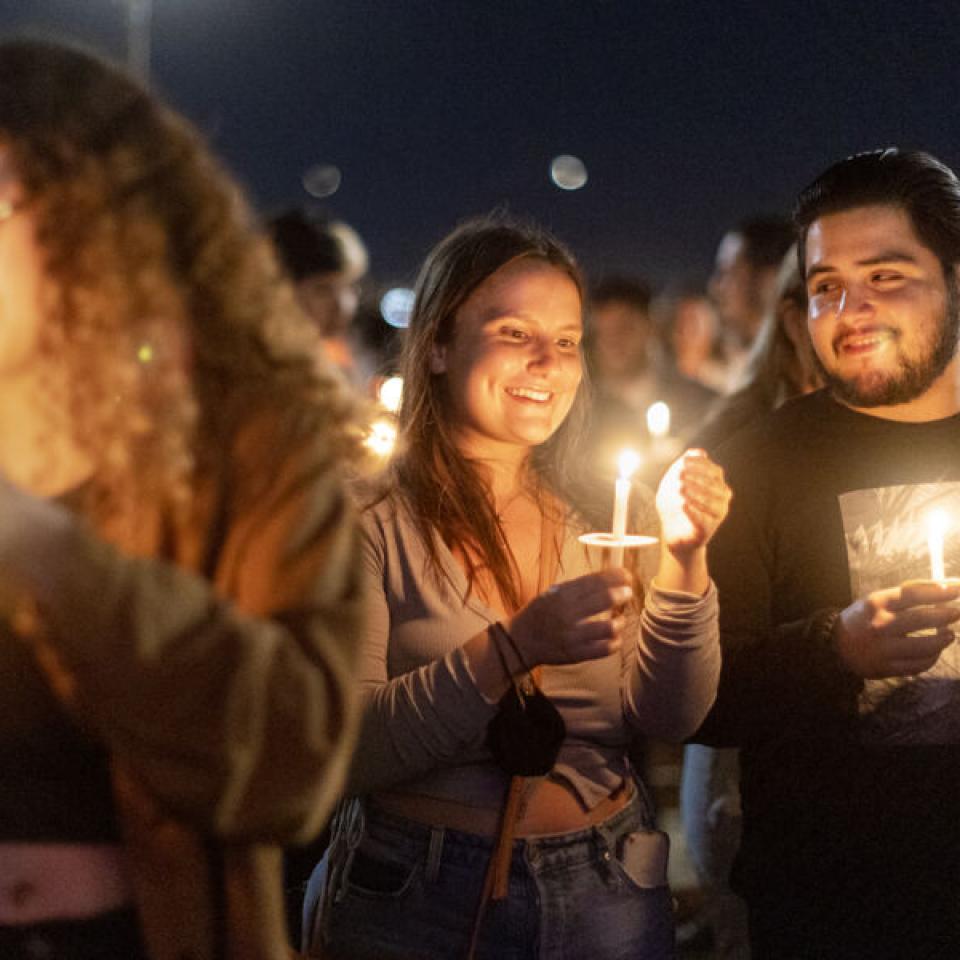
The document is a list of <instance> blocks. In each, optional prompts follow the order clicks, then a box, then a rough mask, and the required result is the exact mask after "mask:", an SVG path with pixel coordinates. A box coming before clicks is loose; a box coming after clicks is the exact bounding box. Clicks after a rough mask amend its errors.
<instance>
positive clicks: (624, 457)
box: [610, 449, 640, 567]
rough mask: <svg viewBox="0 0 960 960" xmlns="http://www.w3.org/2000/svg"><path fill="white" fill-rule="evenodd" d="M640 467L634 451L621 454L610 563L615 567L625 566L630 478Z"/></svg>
mask: <svg viewBox="0 0 960 960" xmlns="http://www.w3.org/2000/svg"><path fill="white" fill-rule="evenodd" d="M639 465H640V458H639V457H638V456H637V454H636V452H635V451H633V450H629V449H628V450H623V451H622V452H621V453H620V459H619V467H620V476H619V477H617V482H616V486H615V489H614V499H613V530H612V531H611V532H612V534H613V540H614V544H615V545H614V546H613V548H612V549H611V551H610V562H611V564H612V565H613V566H615V567H622V566H623V538H624V537H625V536H626V535H627V508H628V506H629V504H630V477H631V476H633V472H634V470H636V469H637V467H638V466H639Z"/></svg>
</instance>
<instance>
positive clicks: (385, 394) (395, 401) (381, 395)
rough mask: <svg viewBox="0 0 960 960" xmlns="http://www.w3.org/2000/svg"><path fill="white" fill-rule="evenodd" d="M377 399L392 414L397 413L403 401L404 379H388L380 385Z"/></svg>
mask: <svg viewBox="0 0 960 960" xmlns="http://www.w3.org/2000/svg"><path fill="white" fill-rule="evenodd" d="M377 399H378V400H379V401H380V403H381V404H382V405H383V406H384V407H386V409H387V410H389V411H390V412H391V413H396V412H397V411H398V410H399V409H400V401H401V400H402V399H403V377H387V379H386V380H384V381H383V383H382V384H381V385H380V390H379V391H378V393H377Z"/></svg>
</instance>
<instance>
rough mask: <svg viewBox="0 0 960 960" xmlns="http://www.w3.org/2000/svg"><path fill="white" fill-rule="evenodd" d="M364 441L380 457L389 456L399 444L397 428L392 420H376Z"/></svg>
mask: <svg viewBox="0 0 960 960" xmlns="http://www.w3.org/2000/svg"><path fill="white" fill-rule="evenodd" d="M363 443H364V446H365V447H366V448H367V449H368V450H371V451H372V452H373V453H375V454H376V455H377V456H378V457H389V456H390V454H391V453H393V448H394V447H395V446H396V444H397V428H396V426H395V425H394V424H393V423H392V422H391V421H390V420H386V419H382V420H374V421H373V423H371V424H370V432H369V433H368V434H367V436H366V439H365V440H364V441H363Z"/></svg>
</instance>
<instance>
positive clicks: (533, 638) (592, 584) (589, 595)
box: [506, 567, 633, 667]
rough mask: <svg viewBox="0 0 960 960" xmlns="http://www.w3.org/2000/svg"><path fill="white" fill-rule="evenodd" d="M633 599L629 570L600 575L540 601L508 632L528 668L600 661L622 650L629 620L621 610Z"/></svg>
mask: <svg viewBox="0 0 960 960" xmlns="http://www.w3.org/2000/svg"><path fill="white" fill-rule="evenodd" d="M632 596H633V589H632V588H631V586H630V574H629V573H628V572H627V571H626V570H624V569H622V568H620V567H617V568H613V569H609V570H600V571H597V572H596V573H588V574H585V575H584V576H582V577H577V578H576V579H575V580H567V581H565V582H563V583H558V584H556V585H555V586H553V587H551V588H550V589H549V590H547V591H546V592H544V593H541V594H540V595H539V596H536V597H534V598H533V600H531V601H530V602H529V603H528V604H527V605H526V606H525V607H523V609H521V610H520V611H518V612H517V613H516V614H514V616H513V617H512V618H511V619H510V621H509V622H508V623H507V624H506V627H507V630H508V631H509V632H510V635H511V636H512V637H513V640H514V642H515V643H516V645H517V647H518V648H519V650H520V653H521V654H522V655H523V658H524V659H525V660H526V665H527V666H528V667H534V666H538V665H540V664H559V663H580V662H581V661H584V660H597V659H600V658H602V657H606V656H609V655H610V654H611V653H614V652H615V651H617V650H619V649H620V643H621V641H620V634H621V633H622V631H623V628H624V617H623V615H622V614H621V613H618V612H617V608H618V607H621V606H623V604H625V603H628V602H629V600H630V599H631V597H632ZM607 614H609V616H606V615H607ZM598 615H605V616H602V617H601V616H598Z"/></svg>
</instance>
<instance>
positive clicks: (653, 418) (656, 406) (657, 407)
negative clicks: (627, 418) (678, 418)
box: [647, 400, 670, 437]
mask: <svg viewBox="0 0 960 960" xmlns="http://www.w3.org/2000/svg"><path fill="white" fill-rule="evenodd" d="M647 430H648V431H649V433H650V436H651V437H665V436H666V435H667V434H668V433H669V432H670V408H669V407H668V406H667V405H666V404H665V403H664V402H663V401H662V400H658V401H657V402H656V403H651V404H650V406H649V407H648V408H647Z"/></svg>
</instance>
